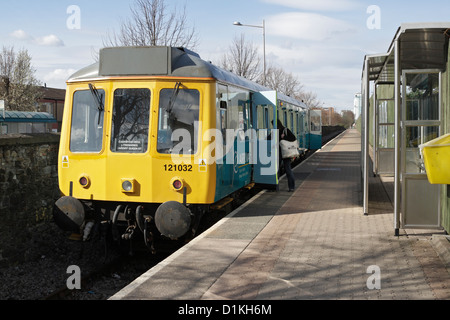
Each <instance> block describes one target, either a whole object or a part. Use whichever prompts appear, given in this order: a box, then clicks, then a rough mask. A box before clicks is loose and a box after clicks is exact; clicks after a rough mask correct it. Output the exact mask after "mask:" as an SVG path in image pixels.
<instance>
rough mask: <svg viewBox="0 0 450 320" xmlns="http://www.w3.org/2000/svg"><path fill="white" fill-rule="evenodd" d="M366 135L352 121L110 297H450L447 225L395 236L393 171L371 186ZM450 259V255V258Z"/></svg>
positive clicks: (271, 298)
mask: <svg viewBox="0 0 450 320" xmlns="http://www.w3.org/2000/svg"><path fill="white" fill-rule="evenodd" d="M360 159H361V136H360V134H359V132H358V131H356V130H353V129H351V130H347V131H345V132H344V133H343V134H341V135H340V136H338V137H337V138H335V139H334V140H332V141H331V142H330V143H328V144H327V145H326V146H324V147H323V149H322V150H320V151H318V152H316V153H315V154H314V155H312V156H311V157H310V158H308V160H306V161H304V162H303V163H302V164H300V165H299V166H297V167H296V168H295V170H294V173H295V176H296V190H295V191H294V192H293V193H292V192H288V191H287V181H286V179H283V180H281V182H280V191H279V192H269V191H262V192H260V193H259V194H258V195H256V196H255V197H253V198H252V199H251V200H250V201H248V202H247V203H246V204H244V205H243V206H241V207H240V208H238V209H237V210H235V211H234V212H232V213H231V214H230V215H228V216H227V217H225V218H224V219H222V220H221V221H219V222H218V223H217V224H216V225H214V226H213V227H212V228H210V229H209V230H207V231H205V232H204V233H203V234H201V235H199V236H198V237H197V238H195V239H194V240H192V241H191V242H190V243H188V244H187V245H186V246H184V247H183V248H181V249H180V250H178V251H177V252H175V253H174V254H172V255H171V256H169V257H168V258H167V259H165V260H164V261H162V262H161V263H160V264H158V265H156V266H155V267H153V268H152V269H150V270H148V271H147V272H146V273H144V274H143V275H142V276H140V277H139V278H138V279H136V280H135V281H134V282H132V283H131V284H129V285H128V286H127V287H125V288H124V289H122V290H121V291H119V292H118V293H116V294H115V295H114V296H112V297H111V298H110V300H155V299H164V300H336V299H338V300H366V299H369V300H405V299H408V300H414V299H416V300H436V299H450V273H449V271H448V270H449V269H448V267H449V266H450V258H449V257H450V255H449V254H448V253H449V252H450V249H449V247H450V246H449V244H450V242H449V241H448V240H447V237H446V236H445V235H444V233H443V231H441V230H401V233H400V236H398V237H397V236H394V224H393V221H394V218H393V205H392V200H391V199H392V195H391V194H390V193H391V192H392V188H391V187H390V184H391V181H389V178H386V179H385V178H380V177H372V178H371V181H370V184H371V185H370V190H371V194H370V203H369V208H370V212H371V214H369V215H368V216H365V215H364V214H363V208H362V189H361V167H360V162H361V161H360ZM446 259H447V260H446Z"/></svg>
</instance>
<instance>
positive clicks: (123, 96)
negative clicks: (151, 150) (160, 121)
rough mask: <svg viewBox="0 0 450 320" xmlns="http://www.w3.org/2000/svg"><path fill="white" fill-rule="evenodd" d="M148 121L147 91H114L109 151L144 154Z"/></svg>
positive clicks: (148, 104)
mask: <svg viewBox="0 0 450 320" xmlns="http://www.w3.org/2000/svg"><path fill="white" fill-rule="evenodd" d="M149 121H150V90H149V89H117V90H115V91H114V105H113V118H112V129H111V131H112V132H111V151H112V152H120V153H145V152H147V149H148V134H149Z"/></svg>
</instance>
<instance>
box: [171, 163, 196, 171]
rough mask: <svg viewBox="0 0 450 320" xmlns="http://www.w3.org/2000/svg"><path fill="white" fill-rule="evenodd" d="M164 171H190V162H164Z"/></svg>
mask: <svg viewBox="0 0 450 320" xmlns="http://www.w3.org/2000/svg"><path fill="white" fill-rule="evenodd" d="M164 171H173V172H177V171H178V172H180V171H181V172H182V171H188V172H191V171H192V165H191V164H165V165H164Z"/></svg>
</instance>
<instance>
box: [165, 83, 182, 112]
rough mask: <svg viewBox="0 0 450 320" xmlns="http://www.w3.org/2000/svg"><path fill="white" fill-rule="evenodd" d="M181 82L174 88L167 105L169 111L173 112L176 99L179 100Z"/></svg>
mask: <svg viewBox="0 0 450 320" xmlns="http://www.w3.org/2000/svg"><path fill="white" fill-rule="evenodd" d="M180 86H181V82H177V83H176V84H175V87H174V88H173V92H172V96H171V97H170V100H169V105H168V106H167V109H166V110H167V112H168V113H171V112H172V109H173V106H174V105H175V101H176V100H177V96H178V92H179V91H180Z"/></svg>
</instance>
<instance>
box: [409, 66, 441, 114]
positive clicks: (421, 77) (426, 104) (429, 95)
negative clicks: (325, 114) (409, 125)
mask: <svg viewBox="0 0 450 320" xmlns="http://www.w3.org/2000/svg"><path fill="white" fill-rule="evenodd" d="M406 120H439V74H438V73H418V74H414V73H408V74H406Z"/></svg>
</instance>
